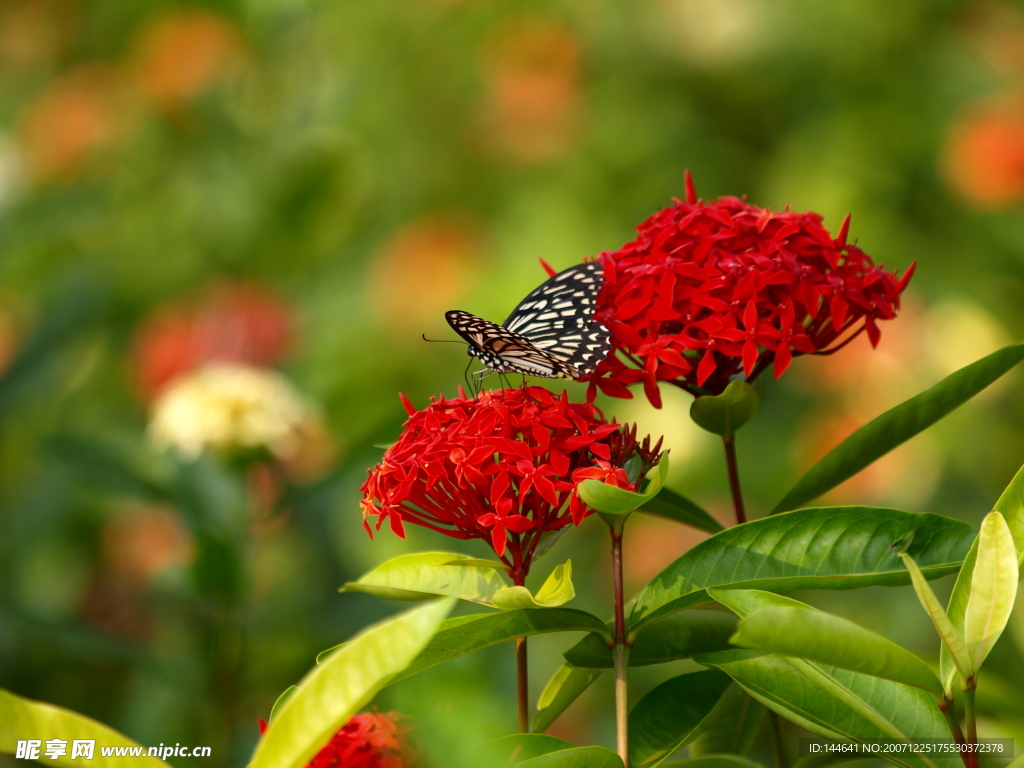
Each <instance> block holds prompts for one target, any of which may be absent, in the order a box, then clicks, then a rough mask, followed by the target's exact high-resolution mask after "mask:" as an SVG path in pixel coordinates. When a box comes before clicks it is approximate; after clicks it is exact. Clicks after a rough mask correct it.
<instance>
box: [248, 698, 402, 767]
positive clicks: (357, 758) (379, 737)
mask: <svg viewBox="0 0 1024 768" xmlns="http://www.w3.org/2000/svg"><path fill="white" fill-rule="evenodd" d="M266 730H267V724H266V723H265V722H264V721H263V720H262V719H261V720H260V734H261V735H262V734H264V733H265V732H266ZM409 733H410V732H409V729H408V728H407V727H406V726H405V725H404V724H403V723H402V718H401V715H399V714H398V713H397V712H363V713H362V714H359V715H353V716H352V717H351V718H350V719H349V721H348V722H347V723H345V724H344V725H343V726H341V728H339V729H338V732H337V733H335V734H334V736H332V737H331V740H330V741H329V742H327V744H326V745H325V746H324V748H323V749H321V750H320V751H319V752H317V753H316V755H314V756H313V759H312V760H310V761H309V763H307V765H306V768H334V766H337V768H413V767H414V766H415V765H416V763H417V757H416V751H415V750H414V749H413V748H412V747H411V745H410V744H409Z"/></svg>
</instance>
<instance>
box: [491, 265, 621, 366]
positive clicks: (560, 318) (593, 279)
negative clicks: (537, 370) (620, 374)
mask: <svg viewBox="0 0 1024 768" xmlns="http://www.w3.org/2000/svg"><path fill="white" fill-rule="evenodd" d="M603 282H604V266H603V265H602V264H601V262H599V261H590V262H586V263H585V264H577V265H576V266H575V267H569V269H566V270H564V271H562V272H559V273H558V274H557V275H555V276H554V277H552V278H551V279H549V280H548V281H547V282H545V283H544V284H543V285H541V286H540V287H539V288H537V289H536V290H534V291H533V292H532V293H530V295H529V296H527V297H526V298H525V299H523V300H522V301H521V302H520V303H519V306H518V307H516V308H515V309H514V310H513V311H512V314H511V315H509V316H508V319H507V320H506V321H505V323H504V325H505V328H507V329H508V330H510V331H514V332H515V333H518V334H521V335H522V336H523V337H525V338H526V339H527V340H528V341H529V342H530V343H531V344H533V345H534V346H535V347H536V348H537V349H539V350H543V351H545V352H548V353H550V354H551V355H553V356H554V357H556V358H558V359H559V360H562V361H564V362H566V363H568V364H569V365H571V366H572V367H573V368H575V369H576V370H577V371H578V373H579V375H580V376H585V375H586V374H588V373H590V372H592V371H593V370H594V368H595V367H597V364H598V363H599V362H601V360H603V359H604V358H605V357H606V356H607V355H608V352H609V350H610V349H611V334H610V333H609V331H608V329H607V328H605V327H604V325H602V324H601V323H599V322H597V321H595V320H594V311H595V309H596V308H597V295H598V294H599V293H600V292H601V285H602V283H603Z"/></svg>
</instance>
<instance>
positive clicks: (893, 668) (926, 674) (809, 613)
mask: <svg viewBox="0 0 1024 768" xmlns="http://www.w3.org/2000/svg"><path fill="white" fill-rule="evenodd" d="M732 642H733V643H734V644H735V645H739V646H742V647H744V648H753V649H755V650H762V651H771V652H773V653H779V654H782V655H784V656H799V657H801V658H804V659H810V660H811V661H817V662H820V663H822V664H828V665H830V666H833V667H839V668H841V669H849V670H852V671H854V672H861V673H863V674H865V675H873V676H875V677H884V678H885V679H887V680H895V681H896V682H898V683H905V684H906V685H913V686H915V687H917V688H922V689H923V690H926V691H929V692H930V693H932V694H934V695H935V696H939V697H941V696H942V684H941V683H940V682H939V678H938V677H936V676H935V673H934V672H932V670H931V667H929V666H928V665H927V664H925V663H924V662H923V661H922V660H921V659H920V658H918V657H917V656H915V655H914V654H912V653H911V652H910V651H908V650H906V649H905V648H902V647H900V646H899V645H897V644H896V643H894V642H892V640H889V639H887V638H885V637H882V636H881V635H879V634H876V633H874V632H872V631H870V630H868V629H864V628H863V627H861V626H860V625H858V624H855V623H853V622H852V621H847V620H846V619H843V618H840V617H839V616H832V615H831V614H828V613H822V612H821V611H816V610H813V609H811V608H809V607H808V608H792V607H790V608H782V607H779V608H764V609H762V610H759V611H755V612H754V613H753V614H751V615H750V616H748V617H746V618H745V619H743V620H742V621H741V622H740V625H739V630H738V631H737V633H736V635H735V637H733V638H732Z"/></svg>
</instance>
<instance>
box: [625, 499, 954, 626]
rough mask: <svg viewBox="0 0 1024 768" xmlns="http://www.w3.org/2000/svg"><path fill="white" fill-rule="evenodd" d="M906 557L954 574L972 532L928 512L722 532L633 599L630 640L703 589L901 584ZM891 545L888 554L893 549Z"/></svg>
mask: <svg viewBox="0 0 1024 768" xmlns="http://www.w3.org/2000/svg"><path fill="white" fill-rule="evenodd" d="M911 538H913V542H912V544H911V552H912V553H913V554H914V556H915V557H916V558H917V560H918V562H919V563H920V564H921V565H922V568H923V569H924V571H925V574H926V575H927V576H928V577H929V578H938V577H940V576H945V575H946V574H948V573H952V572H954V571H956V570H957V568H959V567H960V563H961V562H962V561H963V558H964V555H965V554H966V553H967V551H968V550H969V548H970V546H971V542H972V541H973V539H974V529H973V528H971V527H970V526H969V525H967V524H966V523H962V522H960V521H959V520H952V519H950V518H946V517H940V516H938V515H933V514H928V513H916V514H915V513H910V512H902V511H900V510H896V509H881V508H876V507H822V508H815V509H801V510H798V511H796V512H789V513H786V514H783V515H776V516H774V517H768V518H764V519H761V520H754V521H751V522H749V523H746V524H744V525H739V526H736V527H735V528H729V529H728V530H725V531H722V532H721V533H718V534H716V535H714V536H712V537H711V538H710V539H708V540H706V541H703V542H701V543H700V544H698V545H697V546H695V547H693V548H692V549H691V550H689V551H688V552H687V553H686V554H684V555H683V556H682V557H680V558H679V559H678V560H676V561H675V562H674V563H672V564H671V565H669V566H668V567H667V568H666V569H665V570H663V571H662V572H661V573H660V574H658V575H657V576H656V577H655V578H654V579H653V580H652V581H651V582H650V584H648V585H647V587H646V588H645V589H644V590H643V592H641V593H640V595H639V596H638V597H637V599H636V603H635V606H634V608H633V611H632V613H631V616H630V633H631V636H632V637H634V638H638V637H639V635H640V633H641V632H642V631H643V629H644V627H645V626H646V625H648V624H650V623H651V622H653V621H654V620H656V619H658V618H660V617H662V616H666V615H669V614H671V613H675V612H676V611H680V610H682V609H684V608H688V607H691V606H693V605H696V604H698V603H701V602H704V601H706V600H707V599H708V596H707V592H706V589H707V588H708V587H733V588H751V589H753V588H762V589H771V590H791V589H852V588H855V587H865V586H871V585H898V584H906V583H907V582H908V581H909V576H908V574H907V572H906V569H905V568H904V567H903V565H902V564H901V563H900V560H899V557H898V556H897V555H896V549H900V548H901V547H902V546H903V545H905V544H906V542H907V541H909V540H910V539H911ZM894 545H895V548H896V549H894V548H893V547H894Z"/></svg>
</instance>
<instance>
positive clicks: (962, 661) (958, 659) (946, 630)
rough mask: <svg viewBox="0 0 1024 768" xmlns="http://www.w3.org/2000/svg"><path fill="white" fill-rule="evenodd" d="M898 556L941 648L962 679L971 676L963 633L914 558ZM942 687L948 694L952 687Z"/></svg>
mask: <svg viewBox="0 0 1024 768" xmlns="http://www.w3.org/2000/svg"><path fill="white" fill-rule="evenodd" d="M900 557H901V558H903V563H904V565H906V567H907V570H908V571H909V572H910V577H911V579H912V581H913V585H914V592H916V593H917V599H918V600H919V601H920V603H921V605H922V606H923V607H924V610H925V613H927V614H928V618H930V619H931V620H932V624H934V625H935V631H936V632H938V633H939V637H940V638H941V639H942V646H943V648H945V649H946V650H947V651H948V652H949V653H950V654H951V657H952V659H953V661H954V664H955V666H956V669H957V672H958V673H959V675H960V677H961V678H962V679H963V680H966V679H967V678H968V677H970V676H971V657H970V656H968V654H967V646H966V644H965V643H964V638H963V635H961V634H960V630H959V629H957V628H956V627H954V626H953V623H952V622H951V621H950V620H949V617H948V616H946V612H945V611H944V610H942V605H941V604H940V603H939V599H938V598H937V597H935V593H934V592H932V588H931V587H929V586H928V582H927V581H925V577H924V575H923V574H922V573H921V569H920V568H918V566H917V563H916V562H914V558H912V557H910V555H908V554H906V553H905V552H901V553H900ZM944 688H945V691H946V694H947V696H948V695H949V694H950V693H951V691H952V688H951V687H950V685H949V684H948V683H946V682H945V681H944Z"/></svg>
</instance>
